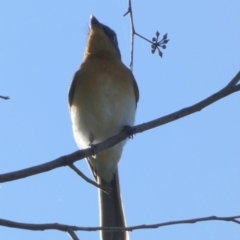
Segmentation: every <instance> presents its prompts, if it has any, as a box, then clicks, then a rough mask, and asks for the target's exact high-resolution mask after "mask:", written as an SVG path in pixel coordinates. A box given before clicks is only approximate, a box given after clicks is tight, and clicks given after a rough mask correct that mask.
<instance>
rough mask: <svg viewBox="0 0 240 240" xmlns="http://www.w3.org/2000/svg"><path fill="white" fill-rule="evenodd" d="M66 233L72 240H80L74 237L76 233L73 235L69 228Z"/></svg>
mask: <svg viewBox="0 0 240 240" xmlns="http://www.w3.org/2000/svg"><path fill="white" fill-rule="evenodd" d="M67 232H68V234H69V235H70V237H71V238H72V240H80V239H79V238H78V236H77V235H76V233H75V232H74V231H73V230H72V229H71V228H69V229H68V230H67Z"/></svg>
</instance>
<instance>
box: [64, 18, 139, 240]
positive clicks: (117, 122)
mask: <svg viewBox="0 0 240 240" xmlns="http://www.w3.org/2000/svg"><path fill="white" fill-rule="evenodd" d="M138 99H139V91H138V86H137V83H136V81H135V79H134V76H133V74H132V72H131V71H130V70H129V69H128V68H127V67H126V66H125V65H124V64H123V63H122V61H121V54H120V51H119V48H118V41H117V36H116V33H115V32H114V31H113V30H112V29H110V28H109V27H107V26H105V25H103V24H102V23H100V22H99V21H98V20H97V19H96V18H95V17H94V16H91V17H90V29H89V33H88V38H87V44H86V49H85V54H84V60H83V62H82V64H81V65H80V68H79V70H78V71H77V72H76V73H75V75H74V77H73V80H72V83H71V86H70V90H69V96H68V100H69V108H70V114H71V120H72V129H73V134H74V138H75V141H76V143H77V145H78V147H79V148H82V149H83V148H88V147H89V146H91V145H92V144H96V143H100V142H102V141H104V140H106V139H107V138H109V137H111V136H114V135H116V134H117V133H119V132H120V131H121V130H122V129H123V128H124V127H125V126H132V125H133V123H134V118H135V112H136V107H137V102H138ZM124 143H125V141H123V142H120V143H118V144H117V145H115V146H113V147H111V148H108V149H106V150H104V151H102V152H100V153H97V154H96V155H95V156H90V157H88V158H87V162H88V164H89V166H90V169H91V171H92V173H93V175H94V177H95V179H96V181H97V183H99V184H101V185H103V186H109V187H111V189H112V190H111V192H110V193H109V194H107V193H105V192H103V191H102V190H98V191H99V209H100V224H101V226H102V227H125V226H126V222H125V218H124V212H123V206H122V201H121V195H120V187H119V177H118V162H119V160H120V158H121V154H122V150H123V146H124ZM100 235H101V239H102V240H126V239H128V234H127V232H125V231H101V233H100Z"/></svg>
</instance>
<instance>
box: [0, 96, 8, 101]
mask: <svg viewBox="0 0 240 240" xmlns="http://www.w3.org/2000/svg"><path fill="white" fill-rule="evenodd" d="M0 98H2V99H4V100H9V99H10V97H5V96H1V95H0Z"/></svg>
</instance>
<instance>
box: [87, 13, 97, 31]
mask: <svg viewBox="0 0 240 240" xmlns="http://www.w3.org/2000/svg"><path fill="white" fill-rule="evenodd" d="M94 25H100V22H99V21H98V20H97V19H96V18H95V17H94V16H93V15H90V23H89V27H90V29H92V27H93V26H94Z"/></svg>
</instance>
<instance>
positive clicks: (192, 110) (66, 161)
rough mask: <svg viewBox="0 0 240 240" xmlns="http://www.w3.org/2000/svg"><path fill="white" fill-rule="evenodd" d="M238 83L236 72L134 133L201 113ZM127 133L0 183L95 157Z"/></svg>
mask: <svg viewBox="0 0 240 240" xmlns="http://www.w3.org/2000/svg"><path fill="white" fill-rule="evenodd" d="M239 81H240V72H238V73H237V74H236V76H235V77H234V78H233V79H232V80H231V81H230V82H229V83H228V84H227V86H226V87H224V88H223V89H221V90H220V91H218V92H216V93H214V94H213V95H211V96H210V97H208V98H206V99H204V100H202V101H201V102H199V103H197V104H194V105H192V106H190V107H187V108H183V109H181V110H179V111H176V112H174V113H171V114H169V115H166V116H164V117H161V118H158V119H155V120H153V121H150V122H147V123H143V124H140V125H137V126H134V127H133V130H134V133H135V134H137V133H141V132H144V131H147V130H149V129H152V128H155V127H159V126H161V125H164V124H166V123H169V122H172V121H175V120H177V119H179V118H182V117H185V116H188V115H190V114H192V113H195V112H198V111H201V110H202V109H203V108H205V107H207V106H209V105H211V104H212V103H214V102H216V101H218V100H220V99H222V98H224V97H226V96H228V95H230V94H232V93H234V92H237V91H240V84H237V83H238V82H239ZM128 136H129V135H128V133H127V131H126V130H123V131H122V132H120V133H119V134H117V135H115V136H113V137H110V138H108V139H107V140H105V141H103V142H101V143H98V144H95V145H93V146H92V147H91V148H87V149H84V150H81V151H76V152H74V153H71V154H69V155H65V156H62V157H60V158H57V159H55V160H53V161H50V162H47V163H44V164H41V165H37V166H34V167H30V168H26V169H23V170H19V171H15V172H10V173H5V174H1V175H0V183H3V182H9V181H13V180H17V179H21V178H25V177H29V176H32V175H35V174H39V173H43V172H47V171H50V170H53V169H55V168H58V167H63V166H69V165H71V164H73V163H74V162H76V161H78V160H80V159H83V158H86V157H88V156H90V155H95V154H97V153H98V152H100V151H102V150H104V149H106V148H109V147H112V146H114V145H116V144H117V143H119V142H121V141H123V140H124V139H126V138H127V137H128Z"/></svg>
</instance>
